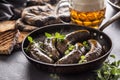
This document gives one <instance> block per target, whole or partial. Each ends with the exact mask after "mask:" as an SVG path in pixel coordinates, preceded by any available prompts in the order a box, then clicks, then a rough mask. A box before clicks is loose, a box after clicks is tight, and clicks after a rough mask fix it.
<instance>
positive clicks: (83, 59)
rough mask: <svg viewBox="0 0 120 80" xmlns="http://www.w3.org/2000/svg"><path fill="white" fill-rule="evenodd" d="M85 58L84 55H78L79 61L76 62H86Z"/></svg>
mask: <svg viewBox="0 0 120 80" xmlns="http://www.w3.org/2000/svg"><path fill="white" fill-rule="evenodd" d="M85 58H86V57H85V56H84V55H82V56H80V61H79V62H78V63H79V64H81V63H84V62H87V61H86V60H85Z"/></svg>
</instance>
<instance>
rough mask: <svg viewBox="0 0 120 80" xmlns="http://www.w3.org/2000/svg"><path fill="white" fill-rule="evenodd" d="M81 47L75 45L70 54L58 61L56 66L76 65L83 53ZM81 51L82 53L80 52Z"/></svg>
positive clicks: (78, 44)
mask: <svg viewBox="0 0 120 80" xmlns="http://www.w3.org/2000/svg"><path fill="white" fill-rule="evenodd" d="M83 47H84V46H83V45H82V44H80V43H76V44H75V49H73V50H72V51H71V52H70V53H68V54H67V55H65V56H64V57H62V58H61V59H59V60H58V61H57V62H56V64H73V63H77V62H78V61H79V60H80V56H81V55H82V54H83V53H84V51H85V50H83ZM82 51H83V52H82Z"/></svg>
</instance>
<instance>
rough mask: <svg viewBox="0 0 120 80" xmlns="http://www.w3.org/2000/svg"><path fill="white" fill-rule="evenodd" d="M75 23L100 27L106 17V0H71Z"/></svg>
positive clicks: (71, 11)
mask: <svg viewBox="0 0 120 80" xmlns="http://www.w3.org/2000/svg"><path fill="white" fill-rule="evenodd" d="M69 1H70V5H71V6H70V15H71V20H72V22H73V23H76V24H79V25H81V26H87V27H91V28H95V29H98V27H99V25H100V24H101V22H102V21H103V19H104V18H105V10H106V8H105V1H104V0H69Z"/></svg>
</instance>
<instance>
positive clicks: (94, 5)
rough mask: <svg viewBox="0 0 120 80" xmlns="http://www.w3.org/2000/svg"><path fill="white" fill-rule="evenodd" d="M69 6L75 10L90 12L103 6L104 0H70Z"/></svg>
mask: <svg viewBox="0 0 120 80" xmlns="http://www.w3.org/2000/svg"><path fill="white" fill-rule="evenodd" d="M70 4H71V8H73V9H75V10H77V11H84V12H91V11H98V10H102V9H104V8H105V1H104V0H70Z"/></svg>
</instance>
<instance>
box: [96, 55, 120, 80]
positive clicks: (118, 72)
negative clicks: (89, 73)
mask: <svg viewBox="0 0 120 80" xmlns="http://www.w3.org/2000/svg"><path fill="white" fill-rule="evenodd" d="M110 57H112V58H113V59H114V61H112V62H110V60H108V61H107V62H104V64H103V66H102V68H100V69H99V70H98V71H97V77H96V80H118V79H119V78H120V60H118V61H116V60H115V58H116V57H115V55H110Z"/></svg>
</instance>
